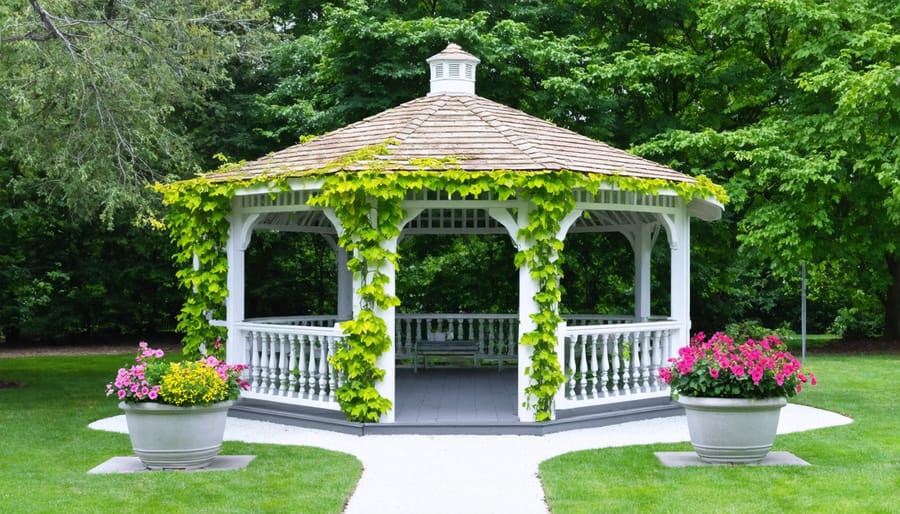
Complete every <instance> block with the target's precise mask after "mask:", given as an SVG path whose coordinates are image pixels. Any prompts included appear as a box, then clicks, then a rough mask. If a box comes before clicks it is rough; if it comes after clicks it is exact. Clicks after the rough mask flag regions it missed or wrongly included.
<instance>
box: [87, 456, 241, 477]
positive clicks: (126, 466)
mask: <svg viewBox="0 0 900 514" xmlns="http://www.w3.org/2000/svg"><path fill="white" fill-rule="evenodd" d="M255 458H256V455H219V456H217V457H216V458H214V459H213V461H212V462H211V463H210V464H209V466H206V467H205V468H202V469H190V470H185V469H159V470H150V469H147V468H145V467H144V465H143V464H141V461H140V459H138V458H137V457H113V458H111V459H109V460H108V461H106V462H104V463H103V464H100V465H99V466H97V467H95V468H94V469H92V470H90V471H88V473H89V474H104V473H154V472H158V471H181V472H185V473H191V472H194V471H229V470H234V469H243V468H246V467H247V465H248V464H250V461H252V460H253V459H255Z"/></svg>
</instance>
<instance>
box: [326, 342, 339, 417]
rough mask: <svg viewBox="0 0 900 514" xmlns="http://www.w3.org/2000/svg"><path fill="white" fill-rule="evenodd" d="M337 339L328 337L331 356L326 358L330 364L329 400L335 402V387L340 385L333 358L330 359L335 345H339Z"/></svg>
mask: <svg viewBox="0 0 900 514" xmlns="http://www.w3.org/2000/svg"><path fill="white" fill-rule="evenodd" d="M335 339H336V338H334V337H329V338H328V357H329V358H328V359H325V361H326V362H327V364H328V401H329V402H334V391H335V389H337V386H338V384H337V377H335V373H334V367H333V366H332V365H331V359H330V357H331V356H332V355H334V352H335V347H336V345H337V344H336V342H335Z"/></svg>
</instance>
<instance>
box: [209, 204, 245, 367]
mask: <svg viewBox="0 0 900 514" xmlns="http://www.w3.org/2000/svg"><path fill="white" fill-rule="evenodd" d="M229 221H230V224H231V225H230V227H229V229H228V244H227V245H226V248H225V252H226V257H227V259H228V275H227V279H226V280H227V287H228V298H227V299H226V300H225V323H226V326H227V327H228V336H227V337H228V340H227V341H226V345H225V360H226V361H227V362H230V363H234V364H249V363H247V362H244V355H245V351H244V341H243V340H242V339H241V334H240V330H238V328H237V326H236V324H237V323H240V322H242V321H244V252H245V251H246V249H247V246H248V245H249V244H250V235H251V234H252V232H250V231H249V230H246V228H245V223H246V222H247V221H248V220H246V219H244V217H243V216H241V215H239V214H232V215H231V216H230V220H229ZM211 343H212V341H210V342H208V344H211Z"/></svg>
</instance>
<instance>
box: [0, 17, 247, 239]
mask: <svg viewBox="0 0 900 514" xmlns="http://www.w3.org/2000/svg"><path fill="white" fill-rule="evenodd" d="M0 9H2V11H3V12H2V15H0V17H2V19H3V20H4V22H3V24H2V27H0V131H2V133H3V148H4V151H6V152H9V155H10V157H11V159H12V160H13V161H14V162H16V163H17V165H18V166H19V167H20V168H21V170H22V178H21V180H22V182H23V183H24V184H27V186H28V187H33V188H35V189H37V190H39V191H40V192H41V194H43V195H45V196H47V197H50V198H52V199H53V200H54V201H56V202H58V203H61V204H65V205H66V206H67V207H68V208H69V210H70V212H71V214H72V215H73V216H81V217H85V218H88V219H91V218H93V219H96V217H97V216H98V215H99V216H101V217H102V218H103V219H104V221H106V222H107V223H111V222H112V219H113V218H114V216H115V214H116V212H117V211H118V210H120V209H123V208H125V207H132V208H133V207H134V206H138V207H140V208H143V209H148V208H150V207H152V205H153V202H152V201H151V198H149V197H148V195H147V194H146V190H145V185H146V184H147V183H152V182H153V181H155V180H162V179H163V178H172V177H185V176H189V175H190V174H192V173H193V172H195V171H197V170H198V166H197V162H196V161H195V156H194V155H193V148H192V146H193V145H192V141H191V140H190V139H189V137H188V136H189V134H188V133H187V131H186V130H184V127H182V126H180V124H179V123H178V114H179V113H180V112H182V111H184V110H190V109H192V108H194V107H195V106H196V105H197V104H200V103H203V102H205V100H206V97H207V95H208V94H209V93H210V92H211V91H213V90H216V89H218V88H227V87H229V85H230V82H229V78H228V76H227V74H226V70H225V68H224V64H225V63H226V62H228V61H229V60H231V59H241V58H245V57H249V56H250V55H251V54H253V53H256V52H257V51H258V49H259V42H260V38H259V36H260V35H261V32H260V31H258V30H257V29H258V27H259V26H260V25H261V23H262V21H263V19H264V15H265V12H264V11H263V10H262V9H260V8H259V5H258V4H255V3H253V2H228V1H222V0H200V1H191V2H185V1H181V0H151V1H146V2H138V3H134V2H117V1H109V2H59V1H55V0H31V1H29V2H25V1H15V2H12V4H10V3H9V2H5V5H4V7H0Z"/></svg>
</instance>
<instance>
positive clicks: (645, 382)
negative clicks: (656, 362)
mask: <svg viewBox="0 0 900 514" xmlns="http://www.w3.org/2000/svg"><path fill="white" fill-rule="evenodd" d="M637 337H638V339H639V341H640V343H639V344H640V346H641V355H640V357H639V358H638V367H639V369H640V375H641V388H640V390H641V392H644V393H646V392H648V391H650V362H649V361H650V348H649V346H650V332H649V331H641V332H640V333H639V334H638V335H637Z"/></svg>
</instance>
